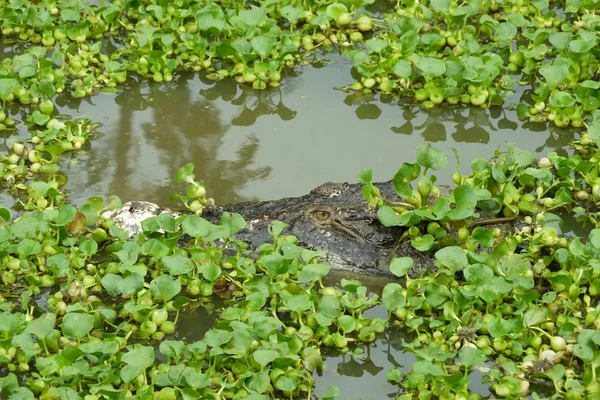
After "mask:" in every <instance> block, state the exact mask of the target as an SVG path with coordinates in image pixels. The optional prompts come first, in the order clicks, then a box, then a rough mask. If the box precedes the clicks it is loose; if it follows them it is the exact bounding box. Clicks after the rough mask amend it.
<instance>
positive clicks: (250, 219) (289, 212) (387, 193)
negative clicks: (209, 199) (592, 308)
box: [104, 181, 435, 276]
mask: <svg viewBox="0 0 600 400" xmlns="http://www.w3.org/2000/svg"><path fill="white" fill-rule="evenodd" d="M374 185H375V186H376V187H377V188H378V189H379V191H380V193H381V197H382V198H385V199H387V200H391V201H399V200H400V199H398V197H397V194H396V191H395V190H394V187H393V185H392V183H391V182H389V181H388V182H383V183H375V184H374ZM161 212H168V213H171V214H172V215H174V216H179V215H182V213H181V212H174V211H171V210H169V209H163V208H161V207H159V206H158V205H156V204H153V203H149V202H143V201H133V202H128V203H125V204H124V205H123V206H122V207H121V208H119V209H117V210H115V211H111V212H107V213H105V214H104V216H105V217H108V218H111V219H113V220H114V221H115V223H116V224H117V225H118V226H120V227H121V228H123V229H126V230H128V231H129V232H130V234H131V235H133V234H135V233H138V232H140V231H141V221H143V220H144V219H146V218H148V217H151V216H154V215H158V214H159V213H161ZM224 212H231V213H236V214H240V215H241V216H242V217H243V218H244V219H245V221H246V227H245V228H243V229H241V230H240V231H239V232H238V233H237V234H236V235H235V237H236V239H238V240H240V241H242V242H245V243H247V244H248V245H249V248H250V249H257V248H258V247H259V246H260V245H261V244H263V243H267V242H270V241H272V237H271V234H270V232H269V225H270V224H271V223H272V222H273V221H282V222H284V223H285V224H286V227H285V228H284V230H283V232H282V234H284V235H294V236H296V237H297V238H298V243H299V244H300V245H302V246H303V247H305V248H308V249H311V250H323V251H324V253H325V254H326V255H325V257H324V258H325V260H324V261H326V262H328V263H329V264H330V265H331V267H332V268H333V269H341V270H344V269H345V270H351V271H360V272H367V273H369V272H370V273H376V274H384V275H389V274H390V271H389V265H390V262H391V260H392V259H393V258H395V257H411V258H412V259H413V261H414V267H413V269H412V270H411V271H410V275H412V276H416V275H420V274H422V273H423V272H424V271H425V270H427V269H433V268H435V267H434V260H435V257H434V256H433V254H432V253H431V252H422V251H418V250H416V249H415V248H414V247H413V246H412V245H411V244H410V241H408V240H404V239H405V238H406V228H403V227H385V226H383V225H382V224H381V223H380V222H379V221H378V218H377V212H376V211H375V210H372V209H369V207H368V203H367V201H366V200H365V198H364V196H363V194H362V185H361V184H348V183H333V182H328V183H325V184H323V185H321V186H319V187H317V188H315V189H313V190H312V191H311V192H310V193H308V194H306V195H304V196H300V197H291V198H284V199H281V200H275V201H246V202H241V203H237V204H229V205H223V206H213V207H209V208H208V209H207V210H205V212H204V214H203V215H202V217H203V218H205V219H207V220H208V221H210V222H213V223H218V221H219V220H220V218H221V216H222V215H223V213H224Z"/></svg>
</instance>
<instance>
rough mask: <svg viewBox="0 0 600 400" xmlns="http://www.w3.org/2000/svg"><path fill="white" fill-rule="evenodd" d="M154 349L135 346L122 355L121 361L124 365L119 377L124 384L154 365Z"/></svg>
mask: <svg viewBox="0 0 600 400" xmlns="http://www.w3.org/2000/svg"><path fill="white" fill-rule="evenodd" d="M154 357H155V355H154V348H153V347H151V346H142V345H139V344H136V345H134V346H133V348H132V349H131V348H130V349H129V351H128V352H127V353H125V354H124V355H123V357H122V358H121V361H123V362H124V363H126V364H127V365H125V366H124V367H123V368H122V369H121V371H120V374H119V376H120V377H121V379H123V381H124V382H126V383H127V382H130V381H131V380H133V379H134V378H135V377H136V376H138V375H139V374H141V373H142V372H143V371H145V370H146V369H147V368H149V367H150V366H152V364H153V363H154Z"/></svg>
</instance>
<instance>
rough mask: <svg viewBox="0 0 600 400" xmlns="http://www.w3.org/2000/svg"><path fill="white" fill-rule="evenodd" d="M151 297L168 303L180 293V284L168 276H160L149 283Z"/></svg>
mask: <svg viewBox="0 0 600 400" xmlns="http://www.w3.org/2000/svg"><path fill="white" fill-rule="evenodd" d="M150 291H151V292H152V296H153V297H154V298H157V299H161V300H163V301H169V300H171V299H172V298H173V297H175V296H176V295H177V294H179V292H181V283H179V281H178V280H177V279H175V278H173V277H171V276H169V275H161V276H159V277H158V278H155V279H153V280H152V282H150Z"/></svg>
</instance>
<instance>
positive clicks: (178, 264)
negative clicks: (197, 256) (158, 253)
mask: <svg viewBox="0 0 600 400" xmlns="http://www.w3.org/2000/svg"><path fill="white" fill-rule="evenodd" d="M162 263H163V266H164V267H165V269H166V270H167V272H168V273H169V274H170V275H172V276H177V275H182V274H187V273H189V272H191V271H192V270H193V269H194V267H195V265H194V263H193V262H192V260H190V259H189V258H187V257H185V256H183V255H181V254H174V255H172V256H164V257H163V258H162Z"/></svg>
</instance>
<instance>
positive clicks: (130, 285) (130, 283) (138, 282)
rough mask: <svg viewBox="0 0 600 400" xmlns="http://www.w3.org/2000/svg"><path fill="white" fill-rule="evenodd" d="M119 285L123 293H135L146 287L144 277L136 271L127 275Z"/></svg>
mask: <svg viewBox="0 0 600 400" xmlns="http://www.w3.org/2000/svg"><path fill="white" fill-rule="evenodd" d="M118 287H119V290H120V291H121V293H124V294H128V295H133V294H134V293H137V292H139V291H140V290H142V288H143V287H144V277H143V276H142V275H141V274H136V273H133V274H130V275H127V276H126V277H125V278H124V279H123V280H121V281H120V282H118Z"/></svg>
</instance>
